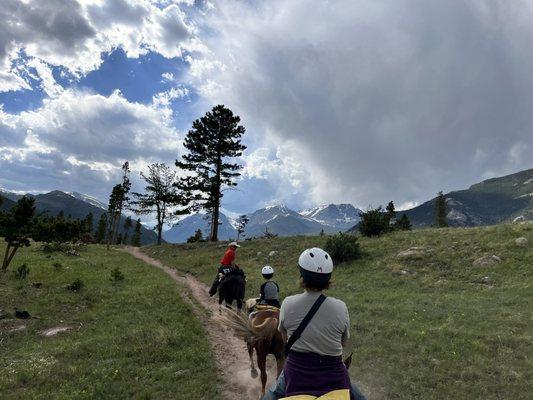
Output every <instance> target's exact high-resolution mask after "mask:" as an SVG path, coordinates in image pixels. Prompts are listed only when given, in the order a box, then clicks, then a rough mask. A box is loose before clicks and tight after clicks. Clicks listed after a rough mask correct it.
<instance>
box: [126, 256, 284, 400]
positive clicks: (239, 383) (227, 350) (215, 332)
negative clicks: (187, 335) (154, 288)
mask: <svg viewBox="0 0 533 400" xmlns="http://www.w3.org/2000/svg"><path fill="white" fill-rule="evenodd" d="M125 251H126V252H128V253H129V254H131V255H133V256H134V257H136V258H138V259H140V260H142V261H144V262H145V263H147V264H150V265H153V266H154V267H157V268H160V269H162V270H163V271H165V272H166V273H167V274H168V275H169V276H170V277H171V278H172V279H174V281H176V282H177V283H179V284H181V285H185V286H186V287H188V288H189V291H190V295H192V297H193V298H194V300H196V302H194V301H192V300H191V299H190V298H189V297H187V293H182V292H180V295H181V296H182V297H183V298H184V299H185V300H186V301H188V302H189V304H190V305H191V307H192V309H193V311H194V313H195V315H196V316H197V317H198V319H199V320H200V322H201V323H202V325H203V326H204V328H205V330H206V332H207V334H208V336H209V340H210V342H211V346H212V348H213V352H214V354H215V357H216V361H217V367H218V370H219V373H220V374H221V377H222V380H223V382H224V383H223V386H222V388H221V389H222V395H223V397H224V398H225V399H228V400H250V399H257V398H259V397H260V393H261V383H260V381H259V379H252V378H251V376H250V359H249V358H248V352H247V350H246V344H245V343H244V341H242V340H240V339H237V338H236V337H234V336H233V332H231V331H230V330H228V329H226V328H225V327H223V326H222V325H220V324H219V323H217V322H216V321H214V320H213V315H215V313H218V303H217V302H216V301H215V300H214V299H213V298H211V297H209V295H208V290H209V288H208V287H207V285H205V284H204V283H202V282H200V281H199V280H198V279H196V278H194V277H193V276H191V275H181V274H179V273H178V272H177V271H176V270H175V269H173V268H170V267H168V266H166V265H164V264H163V263H162V262H161V261H159V260H156V259H154V258H152V257H150V256H148V255H146V254H144V253H143V252H142V251H141V250H140V249H139V248H137V247H126V248H125ZM254 361H256V359H255V356H254ZM268 361H269V362H268V385H270V383H271V382H272V381H273V380H274V378H275V367H274V362H273V360H272V356H269V360H268ZM256 366H257V364H256ZM267 387H268V386H267Z"/></svg>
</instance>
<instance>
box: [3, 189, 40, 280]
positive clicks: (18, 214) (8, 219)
mask: <svg viewBox="0 0 533 400" xmlns="http://www.w3.org/2000/svg"><path fill="white" fill-rule="evenodd" d="M2 214H3V215H2V225H1V226H0V236H4V237H5V241H6V242H7V246H6V250H5V253H4V261H3V262H2V271H5V270H6V269H7V267H9V264H10V263H11V261H12V260H13V257H15V254H16V253H17V250H18V249H19V248H20V247H22V246H29V245H30V241H29V237H28V236H29V234H30V233H31V223H32V220H33V217H34V216H35V199H34V198H32V197H26V196H24V197H22V198H21V199H19V200H18V201H17V204H16V205H15V206H14V207H13V208H12V209H11V211H10V212H9V213H5V214H4V213H2Z"/></svg>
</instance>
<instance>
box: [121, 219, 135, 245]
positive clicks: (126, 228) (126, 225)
mask: <svg viewBox="0 0 533 400" xmlns="http://www.w3.org/2000/svg"><path fill="white" fill-rule="evenodd" d="M132 226H133V222H132V221H131V217H130V216H128V217H126V220H125V221H124V239H123V242H124V244H128V233H129V231H130V229H131V227H132Z"/></svg>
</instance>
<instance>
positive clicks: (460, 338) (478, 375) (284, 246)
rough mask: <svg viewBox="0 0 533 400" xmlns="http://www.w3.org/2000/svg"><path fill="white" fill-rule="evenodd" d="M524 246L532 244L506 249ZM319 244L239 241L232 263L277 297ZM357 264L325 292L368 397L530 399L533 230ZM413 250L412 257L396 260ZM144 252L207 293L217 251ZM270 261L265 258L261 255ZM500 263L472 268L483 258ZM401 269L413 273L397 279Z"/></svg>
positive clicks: (455, 233)
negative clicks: (271, 272)
mask: <svg viewBox="0 0 533 400" xmlns="http://www.w3.org/2000/svg"><path fill="white" fill-rule="evenodd" d="M520 236H525V237H527V238H528V239H529V246H528V247H526V248H524V247H519V246H517V245H516V244H515V242H514V240H515V239H516V238H517V237H520ZM325 240H326V239H325V238H321V237H294V238H276V239H272V240H266V239H261V240H254V241H246V242H244V243H243V247H242V248H241V249H239V250H238V255H237V261H238V263H239V264H240V265H241V267H243V268H244V269H245V271H246V273H247V276H248V287H247V295H248V296H250V297H251V296H255V295H257V294H258V291H259V286H260V283H261V276H260V271H261V267H262V266H263V265H265V264H270V265H272V266H274V268H275V269H276V275H275V280H276V281H277V282H278V283H279V284H280V286H281V292H282V295H283V296H287V295H290V294H294V293H297V292H299V291H300V289H299V287H298V272H297V267H296V265H297V258H298V255H299V253H300V252H301V251H302V250H303V249H305V248H307V247H311V246H322V245H323V244H324V242H325ZM360 244H361V248H362V251H363V253H364V255H363V258H361V259H360V260H357V261H355V262H351V263H348V264H344V265H340V266H338V267H336V269H335V271H334V278H333V279H334V282H333V285H332V288H331V290H330V291H329V294H330V295H332V296H335V297H338V298H340V299H342V300H344V301H345V302H346V303H347V305H348V307H349V309H350V315H351V320H352V323H351V333H352V340H351V347H352V348H353V350H354V351H355V353H354V362H353V364H352V368H351V374H352V378H353V379H354V380H355V381H356V382H358V383H359V384H360V385H361V386H362V388H363V389H364V391H365V392H366V393H367V394H369V395H370V396H369V398H371V399H382V398H383V399H384V398H387V399H413V398H418V399H444V398H449V399H526V398H530V396H531V393H533V367H532V365H533V360H532V359H531V358H532V355H533V338H532V334H533V304H532V298H533V225H531V224H530V225H498V226H491V227H486V228H472V229H459V228H457V229H442V230H435V229H424V230H416V231H412V232H398V233H393V234H390V235H386V236H383V237H381V238H373V239H368V238H361V239H360ZM412 246H426V247H427V248H428V249H429V251H428V252H427V254H426V255H425V256H423V257H421V258H418V259H412V260H402V261H400V260H399V259H398V258H397V257H396V255H397V253H398V252H400V251H402V250H406V249H408V248H409V247H412ZM144 250H145V252H146V253H147V254H149V255H151V256H153V257H155V258H159V259H161V260H163V261H164V262H165V263H166V264H168V265H170V266H174V267H175V268H177V269H178V270H180V271H182V272H189V273H191V274H193V275H195V276H197V277H198V278H199V279H201V280H202V281H204V282H205V283H208V284H209V283H211V281H212V279H213V277H214V275H215V271H216V268H217V266H218V262H219V259H220V258H221V256H222V254H223V251H224V248H223V247H221V246H220V245H217V244H190V245H164V246H161V247H156V246H153V247H147V248H145V249H144ZM272 250H274V251H277V254H276V255H274V256H273V257H268V254H269V252H270V251H272ZM493 254H495V255H498V256H499V257H501V258H502V260H503V261H502V262H501V263H500V264H497V265H494V266H491V267H484V268H476V267H473V266H472V262H473V261H474V260H475V259H476V258H478V257H481V256H483V255H493ZM402 269H403V270H409V271H411V272H413V274H408V275H400V274H397V273H396V272H398V271H400V270H402Z"/></svg>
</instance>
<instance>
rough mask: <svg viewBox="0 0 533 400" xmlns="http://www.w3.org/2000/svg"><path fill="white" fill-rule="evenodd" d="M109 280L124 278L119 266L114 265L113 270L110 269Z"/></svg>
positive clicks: (117, 280) (116, 280)
mask: <svg viewBox="0 0 533 400" xmlns="http://www.w3.org/2000/svg"><path fill="white" fill-rule="evenodd" d="M110 280H111V281H112V282H120V281H123V280H124V274H123V273H122V271H121V270H120V268H119V267H116V268H114V269H113V270H111V278H110Z"/></svg>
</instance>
